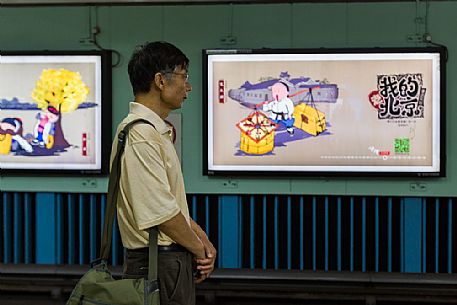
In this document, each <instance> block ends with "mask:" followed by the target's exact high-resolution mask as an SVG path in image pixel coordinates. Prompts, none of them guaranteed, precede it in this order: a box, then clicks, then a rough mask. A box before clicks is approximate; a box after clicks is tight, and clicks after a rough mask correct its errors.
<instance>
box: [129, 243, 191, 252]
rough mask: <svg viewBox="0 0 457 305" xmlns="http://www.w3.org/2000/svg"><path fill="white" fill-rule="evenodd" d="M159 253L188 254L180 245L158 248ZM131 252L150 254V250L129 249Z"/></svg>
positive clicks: (145, 248) (146, 248)
mask: <svg viewBox="0 0 457 305" xmlns="http://www.w3.org/2000/svg"><path fill="white" fill-rule="evenodd" d="M157 249H158V250H159V252H188V250H187V249H186V248H184V247H183V246H181V245H178V244H171V245H169V246H160V245H159V246H157ZM127 251H129V252H139V253H149V248H148V247H144V248H138V249H127Z"/></svg>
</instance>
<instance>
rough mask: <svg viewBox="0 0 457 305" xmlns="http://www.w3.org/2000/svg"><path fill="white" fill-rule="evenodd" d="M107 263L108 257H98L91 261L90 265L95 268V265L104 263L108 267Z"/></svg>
mask: <svg viewBox="0 0 457 305" xmlns="http://www.w3.org/2000/svg"><path fill="white" fill-rule="evenodd" d="M107 264H108V262H107V261H106V259H103V258H97V259H96V260H94V261H91V262H90V267H91V268H94V267H95V266H99V265H103V267H106V265H107Z"/></svg>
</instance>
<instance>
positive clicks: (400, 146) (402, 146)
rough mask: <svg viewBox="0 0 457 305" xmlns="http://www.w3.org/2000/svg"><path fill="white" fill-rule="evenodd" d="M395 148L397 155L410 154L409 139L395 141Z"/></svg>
mask: <svg viewBox="0 0 457 305" xmlns="http://www.w3.org/2000/svg"><path fill="white" fill-rule="evenodd" d="M394 146H395V153H397V154H407V153H409V139H408V138H403V139H402V138H399V139H395V143H394Z"/></svg>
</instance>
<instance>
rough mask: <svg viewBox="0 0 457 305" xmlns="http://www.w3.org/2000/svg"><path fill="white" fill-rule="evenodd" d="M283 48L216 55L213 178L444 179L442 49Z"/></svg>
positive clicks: (210, 65)
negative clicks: (328, 175) (253, 174)
mask: <svg viewBox="0 0 457 305" xmlns="http://www.w3.org/2000/svg"><path fill="white" fill-rule="evenodd" d="M265 52H268V51H263V53H265ZM277 53H278V52H271V53H270V54H256V53H255V52H252V53H250V54H243V52H240V53H236V54H227V53H224V52H214V53H213V54H211V51H209V52H208V54H207V75H208V87H207V90H208V91H207V95H208V100H207V114H208V116H207V119H208V120H207V130H208V133H207V135H205V136H206V137H207V156H208V158H207V160H205V162H207V170H208V173H209V174H214V173H217V172H218V171H221V172H229V173H230V172H246V173H249V172H263V171H273V172H274V171H281V172H313V173H339V172H349V173H350V172H356V173H357V172H364V173H380V172H381V173H382V172H384V173H409V174H418V173H421V174H424V173H427V174H430V175H435V174H436V175H438V173H439V172H440V132H439V128H440V111H441V110H440V54H439V53H433V52H401V53H400V52H384V53H383V52H381V53H373V52H372V53H370V52H365V53H363V52H357V53H350V52H349V53H333V54H320V53H315V54H307V53H302V54H290V53H285V52H284V53H282V54H277Z"/></svg>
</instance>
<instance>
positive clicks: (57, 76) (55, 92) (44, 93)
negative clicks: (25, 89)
mask: <svg viewBox="0 0 457 305" xmlns="http://www.w3.org/2000/svg"><path fill="white" fill-rule="evenodd" d="M88 93H89V88H88V87H87V86H86V84H85V83H84V82H83V81H82V79H81V75H80V74H79V73H78V72H73V71H69V70H66V69H58V70H55V69H44V70H43V71H42V72H41V75H40V79H39V80H38V81H37V82H36V86H35V88H34V89H33V92H32V99H33V100H34V101H35V102H36V103H37V106H38V108H40V109H42V110H43V111H44V112H46V111H47V110H48V109H49V107H50V106H51V107H54V108H55V109H57V110H58V112H59V113H58V115H59V118H58V121H57V122H56V124H55V131H54V145H53V148H54V149H55V150H62V149H65V148H67V147H69V146H70V144H69V143H68V142H67V140H66V139H65V136H64V134H63V131H62V114H64V113H68V112H72V111H74V110H76V109H77V108H78V106H79V105H80V104H81V103H83V102H85V101H86V99H87V95H88Z"/></svg>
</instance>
